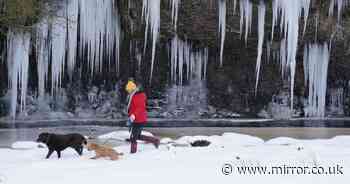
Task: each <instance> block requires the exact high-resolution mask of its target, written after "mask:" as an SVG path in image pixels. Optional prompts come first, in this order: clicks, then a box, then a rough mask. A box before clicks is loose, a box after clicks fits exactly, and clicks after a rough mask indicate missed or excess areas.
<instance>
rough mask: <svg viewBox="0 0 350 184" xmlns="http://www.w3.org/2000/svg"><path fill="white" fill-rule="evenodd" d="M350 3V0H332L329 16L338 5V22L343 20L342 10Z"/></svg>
mask: <svg viewBox="0 0 350 184" xmlns="http://www.w3.org/2000/svg"><path fill="white" fill-rule="evenodd" d="M349 5H350V1H349V0H331V1H330V4H329V9H328V16H333V14H334V8H335V6H337V21H338V23H339V22H340V20H341V16H342V10H343V9H345V8H346V7H347V6H349Z"/></svg>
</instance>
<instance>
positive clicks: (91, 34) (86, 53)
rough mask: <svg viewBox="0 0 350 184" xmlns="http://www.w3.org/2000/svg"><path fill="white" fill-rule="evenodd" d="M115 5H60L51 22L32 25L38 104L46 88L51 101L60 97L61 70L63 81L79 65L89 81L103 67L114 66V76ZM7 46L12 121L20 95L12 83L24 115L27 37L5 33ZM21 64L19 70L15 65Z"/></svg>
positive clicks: (110, 0) (81, 1)
mask: <svg viewBox="0 0 350 184" xmlns="http://www.w3.org/2000/svg"><path fill="white" fill-rule="evenodd" d="M115 2H116V1H115V0H103V1H100V0H74V1H67V3H66V2H60V6H59V9H58V10H57V11H56V12H55V13H56V16H53V17H52V18H51V17H50V18H49V17H43V18H42V19H41V20H40V21H39V23H37V25H36V26H35V27H36V31H35V39H34V40H32V42H33V45H35V53H36V61H37V72H38V98H39V103H41V102H42V100H43V98H44V96H45V91H46V84H51V95H53V96H56V95H58V94H59V90H60V88H61V83H62V78H63V75H64V74H65V71H64V70H65V66H67V73H68V75H69V76H72V74H73V73H74V70H75V67H76V61H77V60H78V59H79V60H80V61H87V64H88V65H89V66H90V67H88V68H89V69H90V72H91V75H93V74H94V73H97V72H101V70H102V67H103V64H108V65H111V63H112V62H115V65H116V69H115V70H116V73H117V74H118V72H119V48H120V46H119V45H120V34H121V27H120V20H119V14H118V11H117V7H116V3H115ZM78 38H80V40H79V42H78ZM78 43H79V44H78ZM7 45H8V49H7V52H8V53H9V54H8V58H7V61H8V63H9V64H8V67H9V69H8V71H9V80H10V84H11V87H12V94H11V95H12V99H11V101H12V102H11V104H12V105H11V116H12V117H15V116H16V109H17V107H16V105H17V91H19V89H17V84H18V83H17V81H18V82H19V84H20V91H21V103H20V104H21V108H20V110H21V112H22V111H24V109H25V94H26V91H27V90H26V88H27V82H26V81H27V80H28V74H27V73H28V72H27V71H28V58H29V55H30V51H29V50H30V45H31V43H30V34H29V33H17V32H13V31H9V33H8V38H7ZM20 61H21V62H22V65H20V64H18V62H20ZM49 67H51V69H49ZM49 71H50V73H49ZM48 80H51V81H50V82H48Z"/></svg>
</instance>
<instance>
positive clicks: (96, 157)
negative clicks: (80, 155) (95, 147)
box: [90, 155, 101, 160]
mask: <svg viewBox="0 0 350 184" xmlns="http://www.w3.org/2000/svg"><path fill="white" fill-rule="evenodd" d="M99 158H101V156H99V155H96V156H94V157H91V158H90V159H94V160H96V159H99Z"/></svg>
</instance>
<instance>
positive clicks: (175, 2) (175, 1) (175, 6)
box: [171, 0, 181, 31]
mask: <svg viewBox="0 0 350 184" xmlns="http://www.w3.org/2000/svg"><path fill="white" fill-rule="evenodd" d="M180 3H181V0H171V22H172V23H173V25H174V29H175V31H176V30H177V19H178V14H179V5H180Z"/></svg>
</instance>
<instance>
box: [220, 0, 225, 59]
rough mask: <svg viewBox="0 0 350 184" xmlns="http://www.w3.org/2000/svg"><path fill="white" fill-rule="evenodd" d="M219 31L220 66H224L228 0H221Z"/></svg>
mask: <svg viewBox="0 0 350 184" xmlns="http://www.w3.org/2000/svg"><path fill="white" fill-rule="evenodd" d="M218 2H219V33H221V44H220V45H221V46H220V66H222V63H223V61H222V57H223V52H224V43H225V33H226V0H219V1H218Z"/></svg>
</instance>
